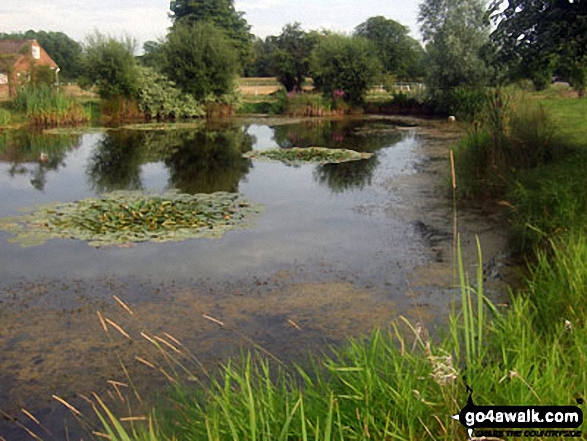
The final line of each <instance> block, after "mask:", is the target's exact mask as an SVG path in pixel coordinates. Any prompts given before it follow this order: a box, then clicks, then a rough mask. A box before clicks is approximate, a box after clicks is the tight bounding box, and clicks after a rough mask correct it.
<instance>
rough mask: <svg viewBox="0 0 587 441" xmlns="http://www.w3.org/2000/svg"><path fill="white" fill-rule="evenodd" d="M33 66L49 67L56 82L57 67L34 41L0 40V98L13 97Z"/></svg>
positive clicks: (28, 76)
mask: <svg viewBox="0 0 587 441" xmlns="http://www.w3.org/2000/svg"><path fill="white" fill-rule="evenodd" d="M35 66H49V68H50V69H51V70H52V71H53V72H54V73H55V82H57V79H58V76H57V75H58V72H59V66H57V63H55V61H53V60H52V59H51V57H50V56H49V54H47V52H45V50H44V49H43V48H42V47H41V46H40V45H39V43H37V41H36V40H0V97H5V96H12V95H14V93H15V90H16V86H17V85H18V84H19V83H20V82H21V81H26V80H27V79H28V78H30V72H31V69H32V68H33V67H35Z"/></svg>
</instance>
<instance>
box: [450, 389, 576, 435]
mask: <svg viewBox="0 0 587 441" xmlns="http://www.w3.org/2000/svg"><path fill="white" fill-rule="evenodd" d="M467 391H468V392H469V398H468V400H467V405H466V406H465V407H463V408H462V409H461V411H460V412H459V413H458V414H456V415H453V418H454V419H455V420H457V421H459V422H460V423H461V424H462V425H463V426H464V427H465V428H466V429H467V431H468V433H469V438H472V437H473V435H475V436H489V437H498V438H501V437H506V436H517V437H542V438H549V437H553V438H554V437H558V438H581V436H582V435H581V431H580V430H578V429H579V427H580V426H581V424H582V423H583V411H582V410H581V409H580V408H579V407H578V406H477V405H475V403H474V402H473V389H471V388H470V387H469V386H467ZM580 403H582V400H580Z"/></svg>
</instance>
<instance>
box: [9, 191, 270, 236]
mask: <svg viewBox="0 0 587 441" xmlns="http://www.w3.org/2000/svg"><path fill="white" fill-rule="evenodd" d="M259 209H260V207H259V206H258V205H255V204H252V203H250V202H248V201H246V200H244V199H242V198H241V197H240V196H239V195H238V194H236V193H225V192H217V193H213V194H196V195H189V194H183V193H176V192H168V193H164V194H162V195H145V194H144V193H142V192H128V191H120V192H112V193H109V194H107V195H105V196H103V197H101V198H87V199H83V200H80V201H76V202H66V203H54V204H49V205H44V206H41V207H39V208H38V209H36V210H35V211H34V212H32V213H31V214H28V215H25V216H21V217H16V218H5V219H0V230H5V231H8V232H11V233H13V234H15V237H14V238H12V239H11V241H13V242H18V243H20V244H21V245H23V246H26V245H40V244H43V243H44V242H45V241H47V240H49V239H53V238H72V239H80V240H85V241H87V242H88V244H89V245H92V246H103V245H117V244H128V243H132V242H145V241H153V242H167V241H180V240H186V239H191V238H196V237H219V236H221V235H222V234H223V233H224V232H225V231H226V230H229V229H232V228H236V227H238V226H242V225H243V224H244V222H245V221H246V220H247V219H248V218H249V216H250V215H251V214H253V213H258V212H259Z"/></svg>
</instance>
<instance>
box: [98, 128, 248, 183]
mask: <svg viewBox="0 0 587 441" xmlns="http://www.w3.org/2000/svg"><path fill="white" fill-rule="evenodd" d="M253 142H254V137H252V136H251V135H248V134H247V133H246V130H245V129H244V128H242V127H234V126H231V127H221V128H216V130H214V129H210V128H207V129H204V128H202V129H197V130H190V131H187V130H177V131H167V132H158V131H134V130H121V131H117V132H110V133H108V134H106V135H105V136H104V138H103V139H101V140H100V141H99V143H98V145H97V146H96V148H95V149H94V153H93V156H92V157H91V159H90V162H89V165H88V170H87V174H88V177H89V180H90V185H91V187H92V188H93V189H94V191H97V192H107V191H113V190H121V189H125V190H141V189H143V179H142V177H141V168H142V166H143V165H145V164H148V163H163V164H165V166H166V168H167V169H168V174H169V179H168V181H169V182H168V186H169V187H170V188H176V189H178V190H180V191H181V192H184V193H191V194H194V193H212V192H215V191H230V192H236V191H238V184H239V182H240V180H241V179H242V178H243V177H244V176H245V175H246V174H247V173H248V172H249V168H250V161H248V160H246V159H244V158H243V157H242V154H243V153H244V152H246V151H248V150H251V149H252V146H253Z"/></svg>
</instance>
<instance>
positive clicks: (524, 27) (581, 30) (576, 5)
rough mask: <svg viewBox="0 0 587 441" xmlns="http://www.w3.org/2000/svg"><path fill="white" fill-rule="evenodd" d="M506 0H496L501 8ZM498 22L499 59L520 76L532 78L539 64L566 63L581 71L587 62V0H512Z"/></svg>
mask: <svg viewBox="0 0 587 441" xmlns="http://www.w3.org/2000/svg"><path fill="white" fill-rule="evenodd" d="M502 3H504V2H503V1H496V2H495V3H494V9H493V10H494V11H499V10H500V6H501V5H502ZM493 18H494V20H495V22H496V23H497V28H496V30H495V31H494V32H493V33H492V36H491V37H492V41H493V42H494V44H495V45H496V46H497V48H498V61H499V62H500V63H501V64H502V65H504V66H507V67H509V69H510V70H511V71H512V72H514V74H517V76H518V77H525V78H532V74H533V73H534V72H536V71H537V68H542V70H545V69H550V72H551V73H552V68H553V66H554V64H555V63H556V62H558V63H559V64H560V63H563V64H566V65H567V66H568V67H569V69H571V70H573V71H575V72H576V76H577V74H578V77H579V81H578V82H577V85H578V88H579V89H578V90H581V86H580V84H581V82H582V80H581V78H582V74H581V73H580V72H581V68H584V67H585V66H586V65H587V2H585V0H575V1H548V0H510V1H509V2H508V5H507V7H506V8H503V9H502V10H501V12H495V13H494V15H493Z"/></svg>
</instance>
